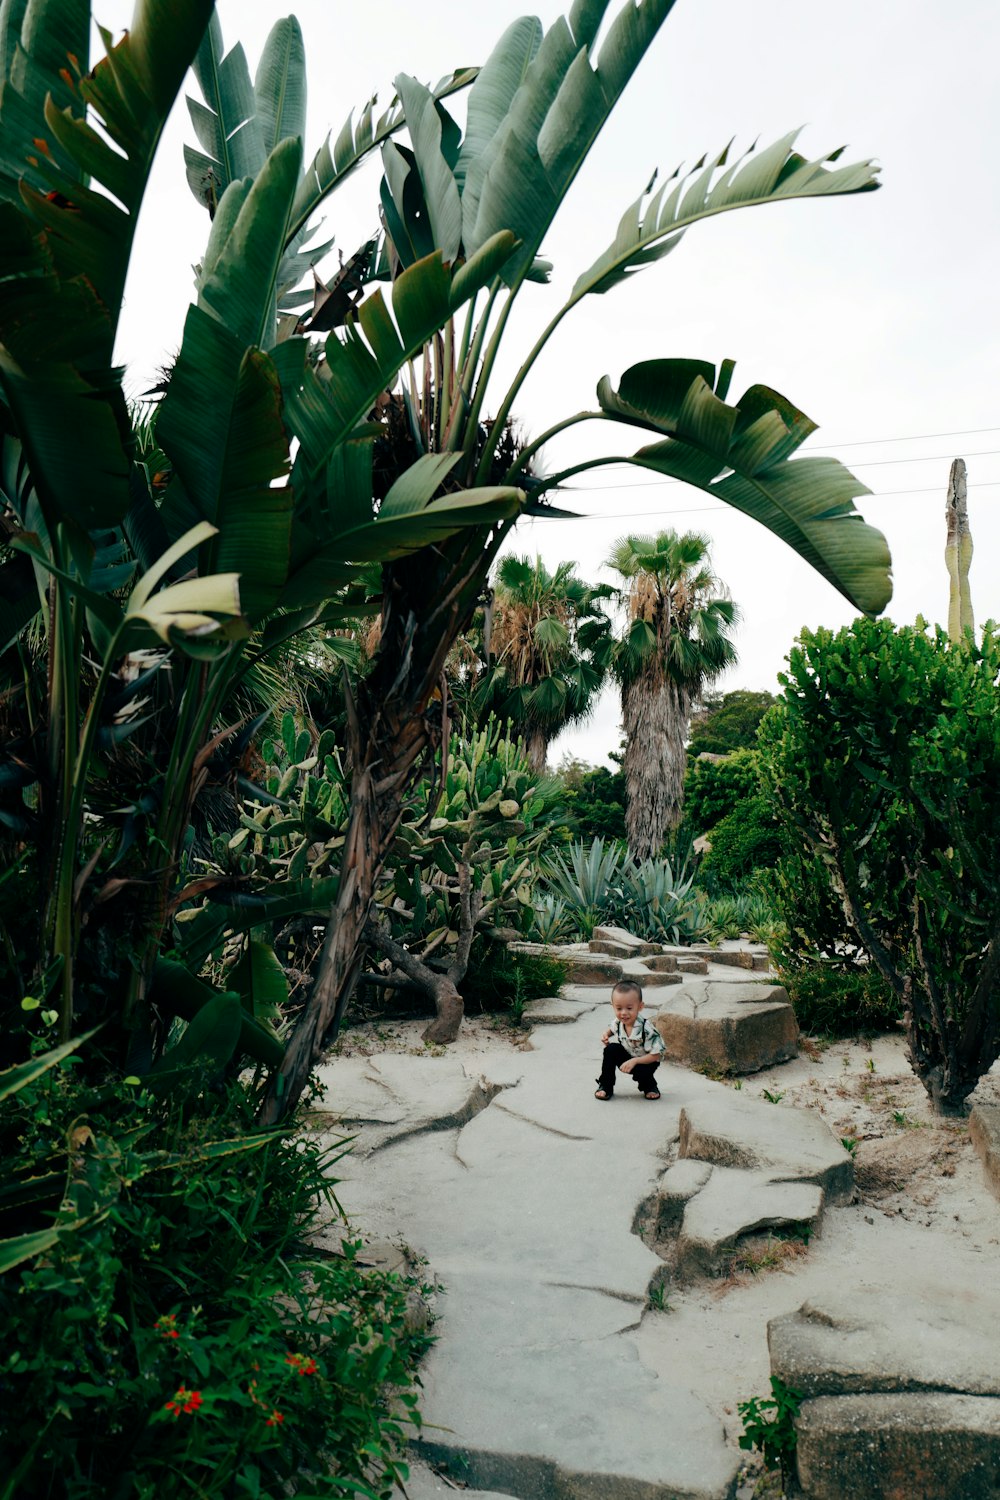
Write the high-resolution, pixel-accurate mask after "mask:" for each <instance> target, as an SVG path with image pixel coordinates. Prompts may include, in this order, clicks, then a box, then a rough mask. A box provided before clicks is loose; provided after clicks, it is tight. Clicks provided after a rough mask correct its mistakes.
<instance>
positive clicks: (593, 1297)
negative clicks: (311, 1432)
mask: <svg viewBox="0 0 1000 1500" xmlns="http://www.w3.org/2000/svg"><path fill="white" fill-rule="evenodd" d="M604 962H605V963H607V962H608V960H607V959H605V960H604ZM625 962H626V964H627V965H629V966H630V965H631V963H632V962H634V960H626V961H625ZM726 975H731V977H732V980H733V981H734V982H740V981H741V980H743V982H745V978H744V975H743V972H742V970H741V969H740V968H738V967H732V968H726V969H722V968H719V967H716V966H715V965H714V964H713V965H712V966H711V970H710V975H709V976H706V977H705V979H704V980H702V981H701V982H703V983H706V984H707V983H708V982H709V978H711V981H712V982H713V984H714V985H718V984H719V983H720V982H723V980H724V978H725V976H726ZM601 978H602V983H601V986H600V987H599V988H591V987H585V986H580V985H567V986H566V987H565V988H564V990H563V993H562V998H561V999H560V1000H558V1001H549V1002H541V1003H539V1004H538V1005H537V1006H535V1007H534V1017H535V1020H536V1022H541V1023H544V1022H548V1023H550V1024H536V1026H535V1029H534V1031H533V1032H532V1037H531V1044H532V1045H531V1050H528V1051H524V1052H517V1051H512V1052H510V1053H503V1054H499V1055H497V1056H493V1055H490V1056H489V1057H488V1058H487V1059H486V1060H485V1066H486V1067H487V1069H488V1071H487V1073H486V1075H485V1076H481V1075H480V1074H479V1073H478V1072H477V1071H475V1069H474V1068H473V1069H470V1068H469V1067H468V1066H467V1065H463V1063H462V1061H461V1059H460V1057H459V1056H456V1055H447V1054H446V1055H443V1056H420V1057H413V1056H409V1055H399V1054H390V1053H385V1054H381V1055H376V1056H374V1057H371V1058H367V1059H365V1058H356V1057H355V1058H344V1059H339V1060H334V1061H333V1062H331V1063H330V1064H328V1065H326V1066H325V1067H324V1068H323V1069H322V1070H321V1078H322V1081H323V1082H324V1083H325V1084H326V1085H327V1086H328V1104H327V1106H326V1107H327V1108H328V1109H330V1108H334V1107H335V1108H336V1110H337V1111H338V1112H339V1117H340V1121H339V1123H340V1126H341V1128H342V1129H343V1130H347V1131H351V1132H354V1131H356V1132H357V1140H356V1143H355V1149H354V1152H353V1153H352V1155H351V1156H349V1157H347V1158H346V1159H345V1160H344V1161H342V1162H341V1163H340V1164H339V1166H338V1171H340V1172H343V1173H344V1180H342V1181H341V1183H340V1185H339V1186H338V1189H337V1191H338V1196H339V1197H340V1199H341V1202H342V1203H343V1205H344V1207H345V1209H346V1210H347V1212H348V1213H349V1214H350V1215H352V1216H355V1217H356V1218H357V1220H358V1223H359V1224H360V1225H363V1226H364V1229H365V1232H366V1233H367V1234H375V1235H379V1236H382V1237H385V1238H393V1237H396V1238H398V1237H399V1236H403V1237H404V1238H405V1240H406V1241H407V1242H408V1244H409V1245H410V1246H411V1247H412V1248H413V1249H414V1250H416V1251H418V1252H419V1253H420V1254H422V1255H424V1256H426V1257H427V1260H428V1263H429V1266H430V1268H431V1270H432V1272H433V1274H434V1276H436V1277H437V1278H438V1279H439V1281H440V1283H441V1284H442V1286H443V1287H444V1296H443V1298H442V1299H441V1306H440V1321H439V1323H438V1325H437V1328H436V1332H437V1334H438V1335H439V1338H438V1342H437V1344H436V1345H435V1347H434V1349H433V1350H432V1352H431V1354H430V1356H429V1358H428V1360H427V1363H426V1365H425V1367H424V1372H423V1383H424V1397H423V1401H422V1408H423V1413H424V1421H425V1427H424V1431H423V1435H422V1438H421V1440H420V1442H419V1443H418V1444H417V1449H418V1451H419V1452H420V1453H421V1454H422V1455H423V1456H425V1457H428V1458H430V1459H432V1460H438V1461H440V1460H445V1461H447V1463H448V1465H449V1469H450V1472H452V1473H454V1474H456V1475H457V1476H460V1477H461V1478H462V1479H463V1480H465V1481H466V1482H467V1483H470V1484H472V1485H475V1486H478V1487H479V1488H480V1489H481V1490H485V1491H492V1492H498V1493H503V1494H506V1495H512V1496H520V1497H523V1500H731V1497H732V1496H733V1495H734V1494H735V1491H736V1485H737V1474H738V1470H739V1467H740V1459H739V1455H738V1453H737V1452H735V1451H734V1449H733V1448H732V1447H731V1446H729V1445H727V1443H726V1441H725V1436H724V1433H723V1430H722V1427H721V1425H720V1423H719V1420H718V1419H717V1418H716V1417H715V1416H714V1415H713V1414H712V1413H711V1412H710V1410H709V1409H708V1407H707V1406H706V1405H705V1404H704V1403H703V1402H702V1401H701V1400H700V1399H699V1398H698V1397H696V1396H695V1395H694V1394H692V1392H691V1390H690V1388H689V1387H688V1385H687V1382H686V1381H685V1372H684V1370H683V1369H678V1370H677V1371H676V1374H675V1376H672V1377H671V1378H668V1379H664V1378H662V1377H660V1378H657V1376H656V1375H655V1374H653V1373H652V1372H651V1371H650V1370H649V1369H648V1368H647V1367H645V1366H644V1365H643V1363H642V1361H641V1360H640V1357H639V1353H638V1349H637V1343H636V1339H635V1334H636V1332H637V1331H638V1328H639V1325H640V1323H641V1321H642V1318H643V1314H644V1311H645V1309H646V1308H647V1307H648V1306H649V1305H650V1300H651V1298H652V1299H653V1301H654V1303H655V1300H656V1298H657V1295H658V1292H657V1289H658V1288H659V1287H660V1286H661V1285H662V1284H663V1282H664V1280H665V1278H667V1277H668V1275H669V1274H670V1272H669V1269H668V1262H669V1260H670V1253H667V1254H665V1253H664V1249H663V1246H662V1245H659V1244H657V1249H658V1250H660V1252H661V1253H659V1254H657V1253H655V1251H654V1249H652V1248H649V1247H648V1245H647V1244H646V1243H644V1242H643V1239H642V1238H640V1237H639V1235H638V1234H637V1233H635V1232H633V1228H634V1225H635V1223H636V1220H637V1216H638V1215H639V1210H640V1207H641V1206H642V1205H643V1204H647V1205H648V1203H649V1200H650V1198H651V1196H653V1197H655V1195H656V1194H657V1192H658V1191H659V1184H660V1183H661V1179H663V1176H664V1173H665V1172H667V1173H668V1176H669V1171H670V1170H673V1171H674V1172H676V1171H677V1168H676V1167H673V1168H671V1163H672V1161H673V1159H674V1158H675V1157H676V1155H677V1149H678V1142H679V1138H680V1135H681V1129H682V1124H683V1120H684V1118H686V1119H687V1120H688V1127H687V1128H688V1131H689V1134H690V1135H691V1139H692V1141H694V1142H697V1141H700V1140H701V1141H703V1140H705V1139H708V1140H712V1139H715V1137H720V1138H721V1137H724V1136H725V1135H726V1130H727V1119H728V1128H729V1131H730V1134H731V1133H732V1120H731V1117H729V1116H727V1117H726V1118H720V1117H719V1115H718V1111H717V1109H716V1105H717V1102H718V1100H719V1095H720V1090H719V1087H718V1085H716V1084H713V1083H711V1082H710V1081H709V1080H707V1079H706V1078H704V1077H701V1076H699V1075H697V1074H695V1073H691V1072H689V1071H688V1070H686V1069H682V1068H679V1067H675V1066H672V1065H670V1064H664V1065H663V1066H662V1067H661V1070H660V1075H659V1077H660V1080H661V1084H660V1086H661V1089H662V1090H663V1095H664V1097H663V1099H662V1100H661V1101H659V1102H658V1103H653V1102H649V1101H647V1100H645V1099H643V1098H642V1097H641V1096H640V1095H639V1094H638V1092H637V1090H636V1089H635V1088H634V1086H633V1085H631V1084H630V1083H628V1082H627V1080H625V1079H622V1080H621V1086H620V1087H619V1089H618V1091H617V1092H616V1095H615V1097H614V1099H613V1100H612V1101H610V1102H609V1103H606V1104H604V1103H600V1102H598V1101H597V1100H595V1099H594V1097H593V1095H594V1076H595V1074H596V1072H597V1068H598V1059H599V1053H600V1034H601V1031H602V1030H603V1027H604V1024H605V1022H606V1017H607V988H606V987H605V986H606V979H605V977H604V976H603V975H602V976H601ZM685 982H686V983H688V984H690V983H695V982H698V981H697V980H696V978H695V976H690V975H685ZM664 993H665V994H669V991H666V992H664ZM648 1009H649V1011H650V1013H651V1014H654V1015H655V1013H656V1009H657V992H656V991H653V992H652V993H651V994H650V996H649V1003H648ZM552 1023H555V1024H552ZM481 1060H482V1059H477V1061H481ZM745 1102H746V1104H747V1106H748V1113H749V1114H751V1115H752V1114H753V1113H754V1112H755V1110H759V1109H760V1108H761V1106H759V1105H754V1104H753V1103H752V1101H749V1100H748V1101H745ZM739 1103H740V1101H739V1097H738V1096H736V1095H732V1096H729V1095H727V1096H726V1098H725V1100H724V1101H723V1104H724V1106H725V1108H726V1109H729V1110H730V1111H731V1108H732V1107H733V1106H737V1107H738V1105H739ZM765 1108H767V1109H768V1110H770V1109H771V1107H770V1106H765ZM713 1109H715V1113H713ZM778 1114H779V1112H778V1111H773V1115H774V1119H772V1118H771V1117H770V1116H768V1117H767V1118H765V1119H764V1120H763V1121H762V1122H761V1131H762V1132H763V1134H762V1135H761V1142H762V1144H761V1145H760V1150H759V1151H758V1155H757V1156H756V1157H754V1159H753V1161H752V1162H750V1161H747V1162H745V1163H744V1162H742V1161H736V1162H733V1163H732V1164H728V1158H725V1156H724V1153H723V1158H717V1159H719V1160H720V1163H721V1164H720V1165H718V1166H716V1165H712V1160H711V1159H712V1152H711V1150H706V1151H704V1152H699V1151H698V1150H697V1149H696V1148H694V1147H693V1148H692V1152H691V1154H692V1155H696V1154H703V1155H705V1156H707V1157H708V1158H709V1161H708V1162H707V1163H704V1162H701V1161H699V1162H694V1161H691V1162H689V1163H682V1164H681V1165H682V1166H688V1167H689V1168H694V1169H695V1174H696V1175H697V1176H698V1177H699V1184H698V1187H697V1188H696V1189H695V1194H697V1193H699V1192H701V1191H704V1193H705V1199H704V1202H703V1204H702V1211H701V1212H700V1214H699V1215H698V1217H697V1226H698V1236H700V1238H699V1237H698V1236H695V1235H693V1234H692V1235H688V1243H689V1251H688V1259H689V1260H693V1262H694V1263H696V1264H697V1262H698V1256H699V1255H704V1253H705V1252H704V1251H703V1248H702V1247H703V1243H704V1241H705V1237H706V1235H708V1237H709V1238H710V1237H711V1234H712V1233H713V1232H715V1233H716V1237H717V1239H718V1238H719V1236H721V1237H722V1238H724V1239H725V1240H726V1241H727V1242H732V1241H733V1240H734V1239H735V1238H736V1236H737V1235H738V1233H739V1232H740V1221H739V1211H737V1212H736V1213H735V1214H734V1212H733V1211H732V1209H731V1208H730V1209H724V1208H723V1206H722V1205H723V1200H726V1201H728V1199H729V1197H730V1189H731V1187H732V1180H735V1179H740V1191H741V1192H743V1193H744V1195H749V1199H750V1200H752V1199H753V1196H754V1189H756V1192H757V1200H756V1201H751V1202H749V1206H748V1208H747V1210H746V1215H745V1217H746V1218H747V1219H748V1221H749V1223H750V1224H751V1225H755V1224H759V1223H771V1222H784V1221H786V1220H787V1219H788V1218H789V1216H791V1218H793V1219H795V1220H805V1219H810V1218H812V1219H814V1218H815V1217H816V1215H817V1214H818V1212H819V1210H820V1207H821V1203H822V1198H823V1186H822V1183H823V1181H824V1179H823V1178H822V1175H821V1169H822V1170H823V1171H827V1172H829V1171H830V1170H833V1167H836V1166H837V1165H838V1164H837V1163H833V1167H831V1158H832V1154H833V1153H831V1152H830V1151H827V1158H828V1159H827V1160H826V1161H825V1162H823V1163H820V1164H819V1165H818V1164H817V1160H814V1159H813V1157H809V1159H808V1160H807V1161H803V1163H802V1167H801V1170H796V1169H795V1166H794V1162H793V1161H791V1158H792V1157H794V1156H795V1154H796V1151H797V1150H799V1147H797V1146H796V1145H795V1143H794V1140H793V1141H792V1144H790V1145H786V1147H785V1148H784V1151H782V1149H781V1148H780V1143H776V1142H775V1139H774V1134H775V1131H779V1133H780V1126H779V1124H778V1120H777V1116H778ZM780 1115H781V1116H783V1117H786V1118H787V1119H788V1120H789V1121H790V1122H792V1124H794V1122H795V1119H796V1112H793V1111H790V1110H783V1111H780ZM798 1117H799V1118H801V1115H799V1116H798ZM810 1123H811V1122H810ZM792 1124H790V1125H789V1129H791V1128H792ZM329 1125H330V1127H331V1128H336V1125H337V1122H336V1120H335V1119H334V1118H331V1119H330V1120H329ZM765 1127H767V1128H765ZM713 1130H714V1132H715V1135H714V1136H713ZM768 1130H769V1131H770V1135H769V1134H768ZM821 1130H822V1131H826V1127H825V1126H821ZM720 1133H721V1135H720ZM751 1133H752V1132H751ZM760 1133H761V1132H760V1131H759V1132H758V1134H760ZM793 1134H794V1133H793ZM826 1135H827V1137H828V1140H829V1143H830V1144H831V1145H832V1146H835V1147H836V1152H838V1153H840V1154H841V1155H846V1153H843V1152H842V1150H841V1148H840V1146H839V1143H836V1142H834V1141H833V1137H832V1136H830V1134H829V1132H828V1131H826ZM765 1138H766V1139H765ZM812 1146H813V1156H815V1149H816V1143H815V1140H813V1142H812ZM806 1155H807V1156H808V1155H809V1154H808V1152H807V1153H806ZM820 1155H822V1152H820ZM372 1158H374V1159H372ZM751 1168H752V1169H751ZM713 1174H716V1175H715V1184H714V1186H713V1184H712V1175H713ZM727 1178H728V1179H730V1181H729V1182H728V1183H727ZM807 1183H812V1184H813V1185H812V1186H811V1187H809V1186H802V1184H807ZM817 1184H819V1185H817ZM668 1186H669V1184H668ZM768 1195H770V1199H769V1196H768ZM692 1197H693V1201H694V1203H695V1204H697V1201H698V1199H697V1196H695V1195H694V1194H692V1192H690V1191H689V1192H688V1193H687V1199H691V1198H692ZM687 1199H685V1202H687ZM772 1199H773V1201H771V1200H772ZM806 1199H808V1202H806V1201H805V1200H806ZM762 1204H763V1207H762V1206H761V1205H762ZM772 1209H773V1214H772V1212H771V1210H772ZM690 1211H692V1210H691V1207H690V1205H688V1207H687V1208H685V1209H684V1210H682V1213H681V1215H680V1218H683V1214H684V1213H685V1212H690ZM713 1216H714V1219H713ZM713 1224H714V1229H713ZM706 1226H707V1228H706ZM695 1241H697V1248H696V1250H691V1249H690V1244H691V1243H694V1242H695ZM654 1243H655V1236H654ZM682 1243H683V1239H682ZM708 1259H709V1262H710V1261H711V1256H710V1255H709V1257H708ZM433 1492H434V1493H436V1490H435V1491H433Z"/></svg>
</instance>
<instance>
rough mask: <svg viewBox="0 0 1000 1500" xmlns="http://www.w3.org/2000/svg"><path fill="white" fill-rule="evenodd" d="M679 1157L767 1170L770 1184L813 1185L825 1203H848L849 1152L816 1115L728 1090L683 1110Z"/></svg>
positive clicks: (851, 1176) (851, 1185) (851, 1183)
mask: <svg viewBox="0 0 1000 1500" xmlns="http://www.w3.org/2000/svg"><path fill="white" fill-rule="evenodd" d="M680 1155H681V1156H682V1157H694V1158H696V1159H697V1160H699V1161H710V1162H713V1163H714V1164H715V1165H717V1166H721V1167H739V1168H742V1169H743V1170H744V1171H750V1172H756V1171H760V1172H766V1173H768V1175H769V1176H770V1177H771V1178H773V1179H774V1180H775V1181H790V1182H813V1183H815V1184H816V1186H817V1187H821V1188H822V1189H823V1191H824V1193H825V1194H826V1201H827V1203H848V1202H850V1200H851V1197H852V1196H853V1192H854V1163H853V1161H852V1160H851V1156H850V1153H849V1152H847V1151H845V1150H844V1147H843V1146H842V1145H841V1144H840V1142H839V1141H838V1140H837V1138H836V1136H835V1135H834V1134H833V1132H832V1131H831V1130H830V1128H829V1127H828V1126H827V1125H826V1124H825V1123H824V1122H823V1120H822V1119H821V1118H820V1117H819V1115H816V1114H813V1113H812V1112H811V1111H810V1110H808V1109H782V1108H781V1106H780V1105H777V1104H767V1103H765V1102H763V1101H761V1100H756V1099H744V1098H743V1096H742V1094H737V1093H733V1092H729V1091H727V1092H726V1093H724V1094H719V1095H717V1096H716V1097H715V1098H712V1099H701V1100H697V1101H694V1102H692V1103H689V1104H686V1105H685V1106H684V1107H683V1109H682V1110H681V1116H680Z"/></svg>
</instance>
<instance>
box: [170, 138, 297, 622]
mask: <svg viewBox="0 0 1000 1500" xmlns="http://www.w3.org/2000/svg"><path fill="white" fill-rule="evenodd" d="M301 157H302V148H301V144H300V142H299V141H298V139H297V138H296V139H294V140H285V141H282V142H281V143H279V145H278V146H276V147H275V149H274V150H273V151H272V152H271V154H270V156H269V157H268V159H267V162H266V163H265V165H264V167H263V168H262V169H261V171H260V172H259V173H258V175H257V177H256V179H255V180H254V181H253V182H252V183H244V182H234V183H233V184H232V185H231V186H230V187H229V188H228V189H227V191H226V193H225V195H224V197H223V199H222V202H221V203H220V205H219V211H218V213H217V215H216V218H215V221H214V223H213V226H212V234H211V236H210V239H209V245H208V250H207V252H206V255H205V261H204V264H203V267H202V271H201V276H200V295H199V300H198V304H197V305H196V306H194V307H192V308H190V309H189V311H188V316H187V321H186V323H185V328H184V339H183V342H182V344H181V352H180V355H179V357H178V360H177V364H176V366H175V368H174V372H173V375H172V377H171V381H170V386H169V389H168V391H167V395H166V397H165V398H164V401H163V406H162V409H161V412H160V416H159V420H158V422H157V437H158V439H159V441H160V442H161V443H162V445H163V449H164V451H165V452H166V453H167V454H168V455H169V457H170V459H171V461H172V462H173V464H174V468H175V471H176V477H175V479H174V480H173V482H172V484H171V486H170V489H169V490H168V492H167V495H166V497H165V498H164V502H163V507H162V511H161V514H162V516H163V519H164V522H165V524H166V526H167V530H168V533H169V535H170V536H171V538H173V537H176V536H178V535H179V534H180V533H181V532H183V531H186V530H187V529H188V528H189V527H190V526H192V525H194V524H195V522H196V521H198V520H206V521H209V522H210V523H211V524H212V525H213V526H215V527H217V528H218V535H217V536H215V537H214V538H213V540H212V542H211V544H210V545H209V546H208V548H207V550H206V551H205V553H204V554H203V557H202V559H201V568H202V571H205V572H210V573H216V572H229V571H232V572H236V573H239V574H240V576H241V584H240V593H241V597H242V600H243V607H244V609H245V611H246V613H247V615H248V617H249V618H250V619H259V618H260V617H261V616H262V615H263V614H265V613H266V612H267V611H268V610H270V609H271V608H273V607H274V605H275V604H277V602H278V600H279V598H280V596H281V592H282V589H283V587H284V584H285V580H286V577H287V573H288V565H289V556H290V536H291V524H292V522H291V517H292V494H291V491H290V490H289V488H288V486H287V485H280V486H275V484H274V481H275V480H279V479H283V478H285V477H287V474H288V471H289V467H290V457H289V447H288V436H287V432H286V429H285V422H284V414H283V401H282V393H281V388H280V386H279V383H278V376H277V372H276V370H275V368H274V365H273V363H272V361H271V359H270V357H269V356H268V355H267V354H266V353H264V352H263V350H262V348H261V347H260V346H261V345H266V344H267V343H269V342H270V341H271V337H272V334H273V329H274V323H275V308H276V286H277V278H278V275H279V271H280V266H281V261H282V256H283V253H284V246H285V227H286V224H287V220H288V214H289V210H290V206H291V201H292V196H293V194H294V192H295V185H296V183H297V181H298V176H299V167H300V164H301Z"/></svg>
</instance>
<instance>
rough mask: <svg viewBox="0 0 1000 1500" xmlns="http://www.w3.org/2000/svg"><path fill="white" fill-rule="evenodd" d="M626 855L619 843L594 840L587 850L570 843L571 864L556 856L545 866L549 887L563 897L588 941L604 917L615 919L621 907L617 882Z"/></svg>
mask: <svg viewBox="0 0 1000 1500" xmlns="http://www.w3.org/2000/svg"><path fill="white" fill-rule="evenodd" d="M623 859H624V853H623V851H622V849H621V847H620V845H618V844H612V843H608V844H605V842H604V840H603V839H595V840H594V842H593V843H592V844H591V846H590V848H589V849H588V848H587V846H586V845H585V844H583V843H579V844H571V845H570V848H569V863H568V864H567V862H566V860H565V859H564V858H563V856H562V855H561V854H555V855H553V857H552V859H551V860H550V861H549V864H548V866H547V867H546V871H545V873H546V875H547V877H548V881H549V884H550V885H551V886H552V888H553V891H554V892H555V894H556V895H559V896H561V897H562V899H563V901H564V902H565V903H566V907H567V908H568V910H569V912H570V913H571V915H572V917H573V920H574V921H575V922H576V925H577V928H578V930H579V931H580V933H581V935H582V936H583V937H585V938H589V937H590V935H591V933H592V932H593V930H594V928H595V927H596V926H597V925H598V923H599V922H600V921H601V918H602V917H613V916H614V914H615V908H616V907H617V905H618V899H619V898H618V891H617V886H616V880H617V877H618V874H619V871H620V870H621V866H622V860H623Z"/></svg>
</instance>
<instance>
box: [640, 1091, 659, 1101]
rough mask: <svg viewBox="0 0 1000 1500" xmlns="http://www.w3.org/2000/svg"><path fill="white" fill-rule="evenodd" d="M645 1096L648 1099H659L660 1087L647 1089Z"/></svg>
mask: <svg viewBox="0 0 1000 1500" xmlns="http://www.w3.org/2000/svg"><path fill="white" fill-rule="evenodd" d="M643 1097H644V1098H646V1099H659V1097H660V1091H659V1089H647V1090H646V1092H645V1095H644V1096H643Z"/></svg>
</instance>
